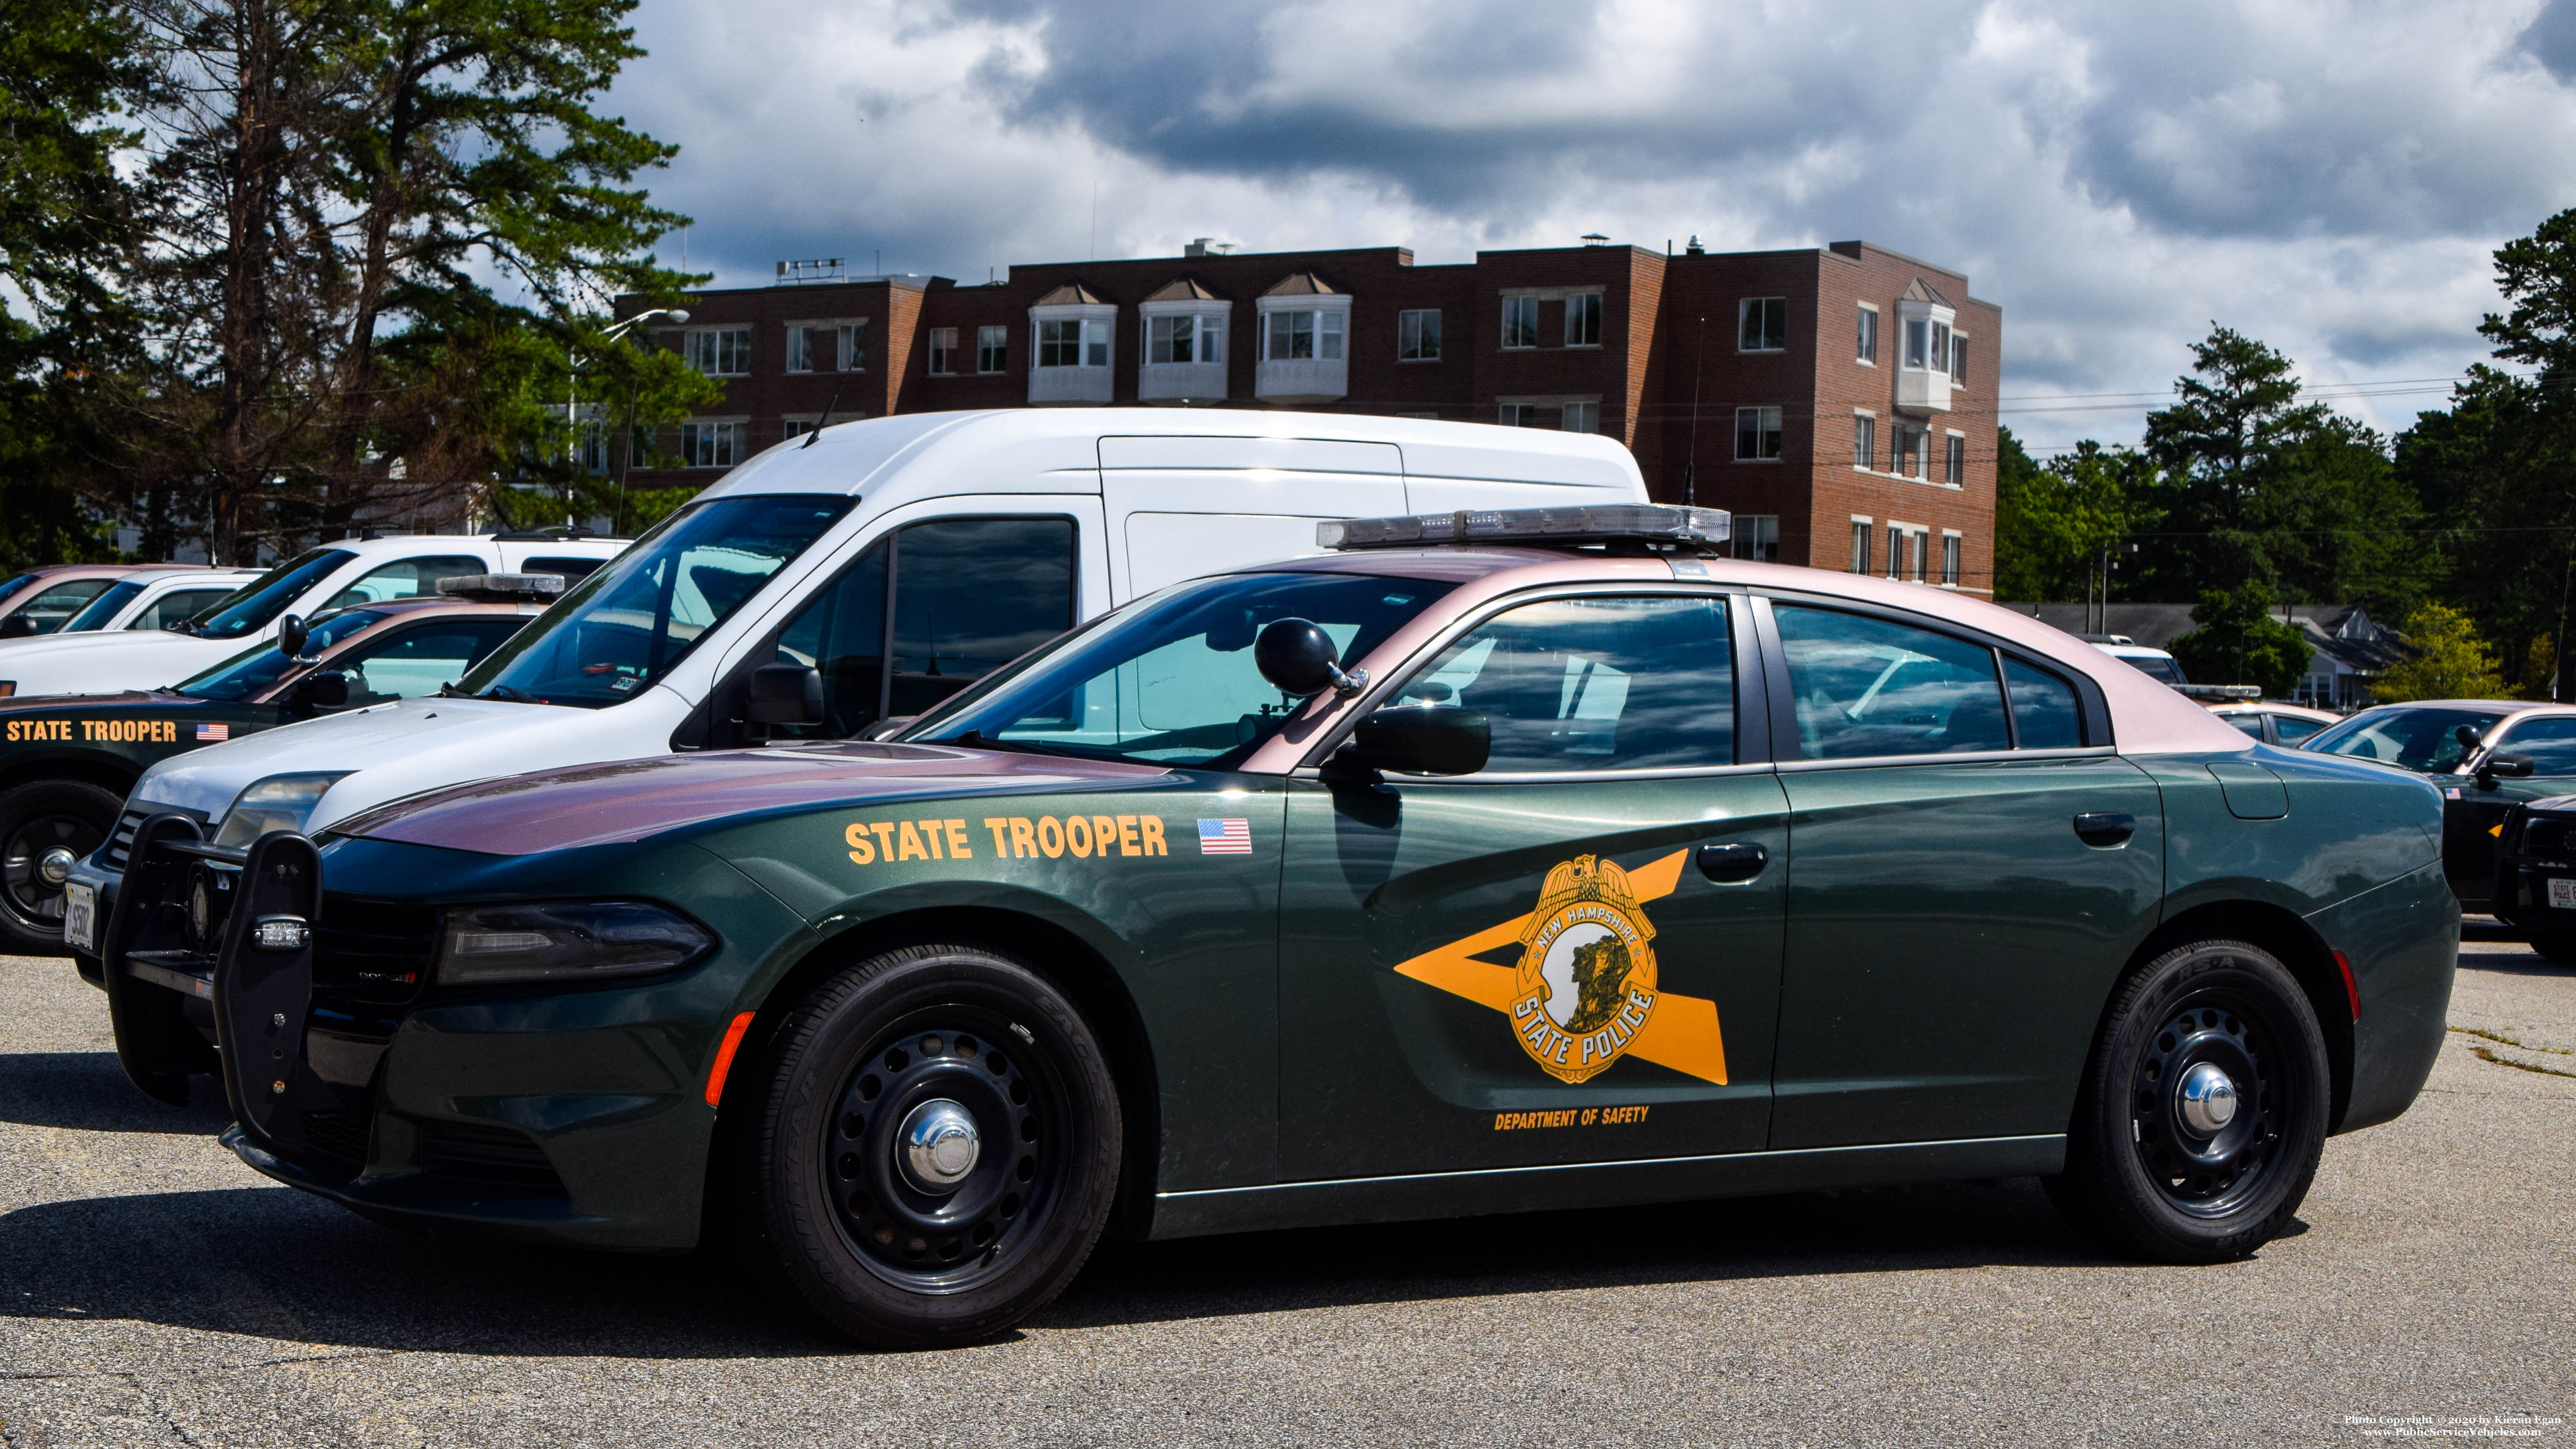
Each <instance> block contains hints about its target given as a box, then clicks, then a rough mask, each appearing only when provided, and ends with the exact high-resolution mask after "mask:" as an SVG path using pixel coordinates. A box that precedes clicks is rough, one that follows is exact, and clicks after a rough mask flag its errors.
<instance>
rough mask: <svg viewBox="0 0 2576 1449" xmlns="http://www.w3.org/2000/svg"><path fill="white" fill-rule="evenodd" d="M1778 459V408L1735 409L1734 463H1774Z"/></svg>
mask: <svg viewBox="0 0 2576 1449" xmlns="http://www.w3.org/2000/svg"><path fill="white" fill-rule="evenodd" d="M1779 457H1780V410H1779V409H1778V408H1737V409H1736V410H1735V461H1737V462H1739V463H1768V462H1775V461H1777V460H1778V459H1779Z"/></svg>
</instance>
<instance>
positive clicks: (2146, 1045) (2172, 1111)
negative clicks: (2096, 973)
mask: <svg viewBox="0 0 2576 1449" xmlns="http://www.w3.org/2000/svg"><path fill="white" fill-rule="evenodd" d="M2220 1084H2224V1085H2225V1087H2226V1088H2227V1089H2230V1090H2232V1095H2229V1094H2228V1092H2227V1091H2221V1090H2219V1086H2220ZM2330 1090H2331V1080H2330V1078H2329V1076H2328V1068H2327V1065H2326V1049H2325V1038H2324V1035H2323V1034H2322V1033H2321V1032H2320V1031H2319V1030H2318V1028H2317V1021H2316V1015H2315V1012H2314V1011H2313V1010H2312V1009H2311V1008H2310V1007H2309V1005H2308V999H2307V993H2306V992H2304V991H2302V990H2301V989H2300V987H2299V984H2298V982H2297V980H2296V979H2295V978H2293V977H2292V976H2291V975H2290V973H2289V971H2288V970H2287V969H2285V968H2284V967H2283V966H2282V965H2281V963H2280V962H2279V961H2277V960H2275V959H2273V957H2272V956H2271V955H2270V954H2268V953H2267V952H2265V951H2263V950H2262V949H2261V948H2259V947H2256V946H2252V945H2249V944H2247V943H2246V942H2243V941H2226V940H2212V941H2195V942H2193V943H2191V944H2189V945H2186V946H2178V947H2176V948H2174V949H2173V950H2170V951H2167V952H2165V953H2164V954H2162V955H2160V956H2158V957H2157V958H2156V959H2155V960H2153V961H2151V962H2149V963H2147V966H2146V968H2145V969H2144V970H2142V971H2140V972H2138V974H2137V975H2135V976H2133V977H2131V978H2130V979H2129V980H2127V981H2126V982H2123V983H2122V984H2121V986H2120V988H2119V990H2118V991H2117V992H2116V993H2115V994H2114V995H2113V997H2112V1001H2111V1008H2110V1010H2109V1011H2108V1012H2106V1013H2105V1014H2104V1016H2103V1021H2102V1028H2101V1031H2100V1034H2099V1035H2098V1036H2097V1037H2096V1038H2095V1041H2094V1045H2093V1055H2092V1058H2091V1060H2089V1061H2088V1062H2086V1064H2085V1068H2084V1078H2083V1082H2082V1085H2081V1087H2080V1089H2079V1090H2078V1092H2077V1094H2076V1104H2075V1117H2074V1120H2073V1122H2072V1123H2071V1124H2070V1126H2069V1130H2068V1133H2067V1144H2066V1171H2065V1172H2064V1174H2063V1175H2061V1176H2058V1177H2054V1178H2050V1179H2048V1180H2047V1184H2046V1185H2047V1188H2048V1193H2049V1198H2050V1200H2051V1201H2053V1202H2054V1203H2056V1205H2057V1207H2058V1210H2059V1211H2060V1212H2062V1213H2064V1214H2065V1215H2066V1217H2067V1218H2068V1219H2069V1220H2070V1221H2071V1222H2073V1223H2074V1224H2075V1225H2076V1227H2078V1228H2079V1229H2081V1230H2083V1231H2084V1232H2085V1233H2086V1234H2088V1235H2089V1236H2091V1237H2093V1238H2094V1239H2096V1240H2097V1241H2099V1242H2101V1243H2103V1244H2104V1245H2105V1246H2107V1247H2110V1248H2112V1249H2113V1250H2114V1251H2118V1252H2123V1253H2130V1254H2135V1255H2136V1256H2139V1257H2143V1258H2150V1259H2155V1260H2158V1261H2162V1262H2167V1263H2219V1262H2225V1261H2228V1260H2230V1259H2234V1258H2242V1257H2246V1256H2248V1255H2250V1254H2251V1253H2253V1252H2254V1251H2255V1250H2256V1249H2258V1248H2260V1247H2262V1246H2263V1245H2264V1244H2265V1243H2267V1242H2269V1241H2271V1240H2272V1239H2273V1238H2274V1237H2276V1236H2278V1235H2279V1233H2280V1232H2281V1230H2282V1228H2283V1227H2284V1226H2286V1225H2287V1224H2288V1223H2289V1221H2290V1218H2291V1215H2292V1214H2293V1213H2295V1212H2297V1211H2298V1207H2299V1204H2300V1202H2301V1201H2302V1200H2304V1199H2305V1198H2306V1196H2307V1192H2308V1185H2309V1184H2310V1183H2311V1182H2313V1181H2314V1180H2315V1178H2316V1172H2317V1160H2318V1158H2319V1157H2320V1156H2321V1155H2322V1154H2323V1152H2324V1149H2325V1139H2326V1118H2327V1111H2328V1105H2329V1104H2328V1094H2329V1092H2330ZM2222 1098H2223V1099H2224V1101H2223V1103H2222V1100H2221V1099H2222Z"/></svg>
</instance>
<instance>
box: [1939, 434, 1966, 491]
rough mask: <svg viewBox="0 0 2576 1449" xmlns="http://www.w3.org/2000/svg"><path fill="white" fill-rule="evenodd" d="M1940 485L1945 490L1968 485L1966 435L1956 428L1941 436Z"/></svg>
mask: <svg viewBox="0 0 2576 1449" xmlns="http://www.w3.org/2000/svg"><path fill="white" fill-rule="evenodd" d="M1941 483H1942V486H1944V487H1947V488H1964V487H1966V486H1967V485H1968V435H1967V434H1965V433H1963V432H1960V431H1959V430H1958V429H1956V428H1952V429H1948V430H1946V431H1945V432H1944V433H1943V434H1942V444H1941Z"/></svg>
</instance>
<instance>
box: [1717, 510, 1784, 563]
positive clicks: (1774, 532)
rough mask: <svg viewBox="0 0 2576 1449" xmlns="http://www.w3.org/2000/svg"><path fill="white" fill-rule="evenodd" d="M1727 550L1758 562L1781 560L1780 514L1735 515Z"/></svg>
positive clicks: (1737, 555)
mask: <svg viewBox="0 0 2576 1449" xmlns="http://www.w3.org/2000/svg"><path fill="white" fill-rule="evenodd" d="M1727 551H1728V552H1730V553H1732V554H1734V555H1735V556H1736V557H1737V558H1743V559H1751V560H1753V561H1754V562H1756V563H1778V562H1779V561H1780V515H1778V514H1776V513H1739V514H1737V515H1735V525H1734V528H1733V530H1732V536H1731V537H1730V538H1728V540H1727Z"/></svg>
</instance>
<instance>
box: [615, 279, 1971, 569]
mask: <svg viewBox="0 0 2576 1449" xmlns="http://www.w3.org/2000/svg"><path fill="white" fill-rule="evenodd" d="M688 305H689V312H690V316H689V321H688V324H687V325H686V326H685V327H679V328H665V329H662V330H661V331H660V332H659V336H660V339H661V342H662V344H663V345H664V346H667V347H671V348H675V349H678V350H680V351H681V352H682V353H683V354H684V355H686V356H687V357H688V358H689V359H690V361H691V362H692V364H693V365H695V366H697V367H698V368H699V369H700V370H701V371H704V372H707V373H710V374H713V375H716V376H719V377H721V378H723V379H724V380H725V387H726V402H725V404H724V406H723V408H722V409H721V410H719V411H715V412H710V413H708V414H707V415H705V416H703V417H699V418H696V419H693V420H692V421H690V422H689V423H687V424H685V425H683V426H681V427H678V428H673V429H670V430H668V431H667V432H666V433H665V434H664V436H663V439H662V447H663V449H664V450H665V451H666V452H668V453H671V454H675V455H677V456H679V457H681V458H683V459H685V460H687V462H688V464H689V467H688V468H687V469H682V470H678V471H675V472H671V473H666V474H665V475H664V476H665V477H667V478H668V479H669V481H671V482H674V483H678V482H684V481H688V480H690V479H691V478H692V477H693V476H696V475H697V471H698V470H705V471H704V475H703V476H705V477H707V478H710V479H711V478H712V477H713V476H714V473H715V471H716V470H720V469H723V468H726V467H730V466H731V465H733V464H734V463H737V462H740V461H741V460H743V459H745V458H747V457H749V456H751V454H752V453H753V452H755V451H757V450H759V449H761V448H763V447H766V446H768V445H770V444H772V443H775V442H777V441H779V440H780V439H781V438H785V437H793V436H796V435H797V434H799V433H801V432H803V431H805V430H807V429H810V428H812V427H813V426H814V425H815V422H816V421H817V420H818V419H819V418H820V417H821V416H822V415H823V413H824V410H825V408H826V407H827V406H830V407H831V408H832V416H833V419H834V420H835V421H842V420H848V419H853V418H862V417H882V416H884V415H886V414H888V413H897V412H932V411H946V410H951V409H962V408H997V407H1025V406H1044V405H1050V404H1085V405H1135V404H1149V405H1168V406H1207V407H1292V408H1299V409H1307V410H1317V411H1350V412H1371V413H1395V414H1405V415H1412V416H1419V417H1439V418H1447V419H1453V420H1466V421H1479V422H1490V423H1498V424H1506V425H1518V426H1524V427H1561V428H1567V429H1573V430H1578V431H1584V432H1600V433H1605V434H1608V435H1610V436H1613V437H1616V438H1618V439H1619V440H1620V441H1621V442H1623V443H1625V444H1626V445H1627V446H1628V447H1629V448H1630V450H1632V451H1633V452H1634V453H1635V454H1636V456H1637V462H1638V465H1639V467H1640V468H1641V469H1642V470H1643V471H1644V473H1645V476H1646V480H1647V483H1648V486H1649V487H1651V488H1652V489H1653V490H1654V493H1655V496H1656V497H1658V498H1661V499H1666V500H1676V501H1677V500H1679V499H1680V498H1681V497H1682V496H1683V491H1684V488H1685V485H1686V483H1688V484H1689V485H1690V486H1691V487H1692V489H1693V493H1694V496H1695V497H1696V498H1697V500H1698V501H1699V502H1701V503H1704V504H1711V505H1714V506H1717V507H1722V508H1727V509H1731V510H1733V511H1734V512H1735V513H1736V515H1737V549H1738V552H1740V553H1742V554H1745V555H1747V556H1752V557H1764V558H1776V559H1778V560H1779V561H1781V562H1784V563H1797V564H1809V565H1813V566H1816V567H1820V568H1833V569H1852V568H1859V569H1865V570H1868V571H1871V572H1875V573H1881V574H1890V575H1894V576H1899V577H1903V578H1908V579H1919V580H1921V581H1923V582H1925V583H1929V584H1936V585H1942V584H1946V585H1948V586H1951V587H1956V588H1963V589H1968V590H1971V591H1975V592H1984V591H1985V590H1986V588H1987V586H1988V585H1989V583H1990V581H1991V578H1992V570H1993V546H1994V487H1995V449H1996V437H1995V387H1996V366H1995V364H1996V359H1997V358H1998V357H2000V356H2001V355H2002V346H2001V343H2002V327H2003V314H2002V312H2001V311H2000V310H1999V309H1998V308H1996V307H1995V306H1993V305H1992V304H1990V303H1986V302H1980V301H1977V300H1975V299H1974V298H1972V297H1970V296H1969V295H1968V282H1967V278H1966V277H1965V276H1964V275H1962V274H1961V273H1958V272H1954V271H1951V270H1949V269H1947V268H1943V267H1937V266H1933V265H1932V264H1930V263H1928V262H1919V261H1916V260H1914V259H1912V258H1910V257H1906V256H1902V255H1899V254H1898V253H1895V252H1891V251H1887V250H1885V249H1883V248H1880V247H1875V246H1870V245H1868V244H1866V243H1862V242H1836V243H1834V244H1833V245H1832V246H1830V247H1826V248H1823V249H1821V250H1799V251H1778V252H1736V253H1703V252H1701V251H1699V250H1697V249H1696V247H1694V248H1693V249H1692V250H1690V251H1687V252H1684V253H1683V254H1681V255H1668V254H1665V253H1659V252H1651V251H1646V250H1642V249H1639V248H1635V247H1613V246H1588V247H1572V248H1564V249H1551V250H1534V251H1507V252H1480V253H1478V254H1477V256H1476V260H1475V261H1473V262H1470V263H1465V264H1460V265H1451V266H1415V265H1414V264H1413V254H1412V253H1411V252H1409V251H1406V250H1404V249H1402V248H1398V247H1380V248H1368V249H1361V250H1352V251H1329V252H1281V253H1253V254H1235V253H1231V252H1227V251H1225V250H1223V249H1221V248H1211V247H1206V246H1202V245H1197V244H1194V245H1192V246H1191V247H1190V248H1189V249H1188V251H1187V254H1185V255H1183V256H1180V257H1160V258H1146V259H1136V260H1126V261H1099V262H1079V263H1074V262H1065V263H1049V264H1045V265H1039V266H1015V267H1013V268H1011V271H1010V277H1009V279H1008V280H1006V281H998V282H993V283H989V284H986V285H981V286H960V285H958V284H957V283H955V282H952V281H950V280H948V279H947V278H944V277H916V276H897V277H861V278H848V279H844V278H839V277H828V278H825V279H821V280H814V281H798V282H791V283H787V284H782V285H778V286H771V287H757V288H740V289H722V290H711V291H707V292H703V293H699V294H697V295H696V296H695V297H693V298H692V299H691V301H690V302H689V304H688ZM836 398H837V401H835V399H836Z"/></svg>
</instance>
